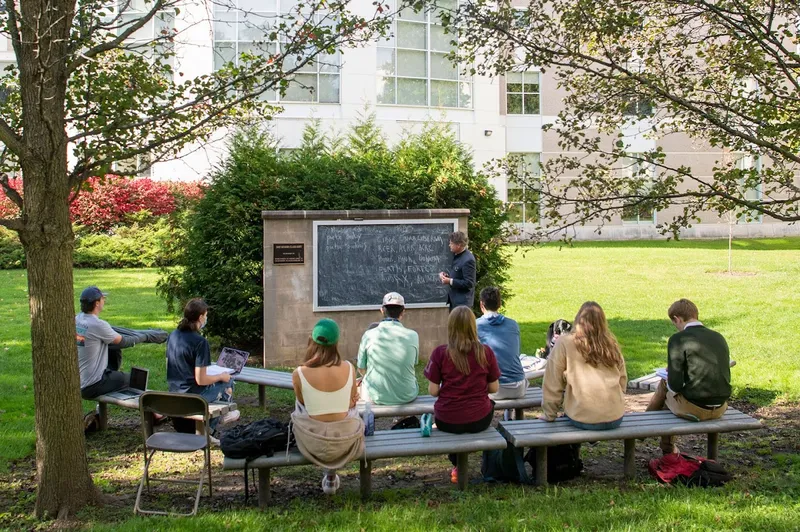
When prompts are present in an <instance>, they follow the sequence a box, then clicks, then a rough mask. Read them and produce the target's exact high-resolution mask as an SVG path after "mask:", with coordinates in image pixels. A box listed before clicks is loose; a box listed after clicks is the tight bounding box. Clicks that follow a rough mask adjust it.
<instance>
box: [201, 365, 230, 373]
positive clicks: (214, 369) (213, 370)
mask: <svg viewBox="0 0 800 532" xmlns="http://www.w3.org/2000/svg"><path fill="white" fill-rule="evenodd" d="M233 372H234V370H233V369H232V368H223V367H222V366H217V365H216V364H211V365H210V366H207V367H206V375H209V376H214V375H222V374H223V373H233Z"/></svg>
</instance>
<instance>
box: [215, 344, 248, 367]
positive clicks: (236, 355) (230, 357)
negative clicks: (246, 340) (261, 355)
mask: <svg viewBox="0 0 800 532" xmlns="http://www.w3.org/2000/svg"><path fill="white" fill-rule="evenodd" d="M249 356H250V353H248V352H247V351H240V350H238V349H233V348H230V347H223V348H222V352H220V354H219V359H218V360H217V365H218V366H221V367H223V368H230V369H232V370H233V371H234V373H239V372H240V371H242V368H243V367H244V365H245V363H246V362H247V357H249Z"/></svg>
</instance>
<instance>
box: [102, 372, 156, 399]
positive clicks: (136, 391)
mask: <svg viewBox="0 0 800 532" xmlns="http://www.w3.org/2000/svg"><path fill="white" fill-rule="evenodd" d="M149 375H150V371H149V370H146V369H144V368H137V367H136V366H132V367H131V380H130V384H129V385H128V386H127V387H125V388H122V389H121V390H116V391H114V392H111V393H107V394H106V395H108V396H110V397H115V398H117V399H133V398H134V397H139V396H140V395H142V394H143V393H144V392H145V391H147V378H148V376H149Z"/></svg>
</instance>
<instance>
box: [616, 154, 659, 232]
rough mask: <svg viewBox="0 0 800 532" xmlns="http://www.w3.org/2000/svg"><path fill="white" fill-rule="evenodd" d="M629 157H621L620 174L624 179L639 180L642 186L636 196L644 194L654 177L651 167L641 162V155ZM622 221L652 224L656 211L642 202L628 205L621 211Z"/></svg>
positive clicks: (653, 170)
mask: <svg viewBox="0 0 800 532" xmlns="http://www.w3.org/2000/svg"><path fill="white" fill-rule="evenodd" d="M631 155H632V156H631V157H622V158H620V159H619V162H620V174H621V176H622V177H623V178H625V179H630V180H633V181H634V182H635V181H636V180H639V181H641V182H642V184H641V185H640V186H639V188H638V190H635V191H634V192H636V193H637V194H646V193H647V191H648V189H649V187H650V184H651V182H652V180H653V177H654V175H655V169H654V168H653V165H651V164H649V163H647V162H646V161H642V160H641V158H642V154H631ZM622 221H623V223H626V224H654V223H656V210H655V207H654V206H653V204H652V202H649V201H642V202H639V203H636V204H635V205H628V206H625V207H623V209H622Z"/></svg>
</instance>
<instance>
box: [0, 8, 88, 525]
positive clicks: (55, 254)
mask: <svg viewBox="0 0 800 532" xmlns="http://www.w3.org/2000/svg"><path fill="white" fill-rule="evenodd" d="M19 8H20V20H21V21H22V22H20V23H19V35H18V38H15V37H14V36H13V34H12V41H13V42H14V48H15V52H16V56H17V64H18V65H19V77H20V96H21V100H22V125H23V131H24V135H23V136H22V137H21V139H20V140H21V141H22V142H23V143H24V144H25V149H24V150H21V153H20V154H18V155H19V162H20V167H21V168H22V182H23V187H24V197H23V202H24V203H23V209H22V213H23V214H22V223H23V227H22V229H21V230H20V231H19V237H20V240H21V241H22V245H23V246H24V248H25V255H26V258H27V262H28V298H29V301H30V311H31V348H32V352H33V388H34V401H35V408H36V470H37V473H38V483H39V489H38V492H37V497H36V515H37V516H39V517H43V516H46V515H49V516H50V517H58V518H62V517H66V516H68V515H70V514H72V513H74V512H75V511H76V510H78V509H79V508H81V507H83V506H84V505H85V504H87V503H90V502H93V501H95V500H96V499H97V490H96V489H95V487H94V485H93V484H92V479H91V477H90V476H89V468H88V465H87V462H86V443H85V440H84V436H83V423H82V422H81V415H82V412H81V400H80V379H79V378H78V351H77V348H76V346H75V302H74V297H73V287H72V245H73V234H72V225H71V224H70V219H69V204H68V201H69V196H70V188H71V187H70V183H69V180H68V175H67V138H68V137H67V131H66V120H65V100H66V89H67V79H68V77H69V73H68V71H67V63H66V61H65V58H66V57H68V46H69V35H70V31H71V28H72V20H73V17H74V15H75V0H25V1H23V2H20V3H19Z"/></svg>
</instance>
